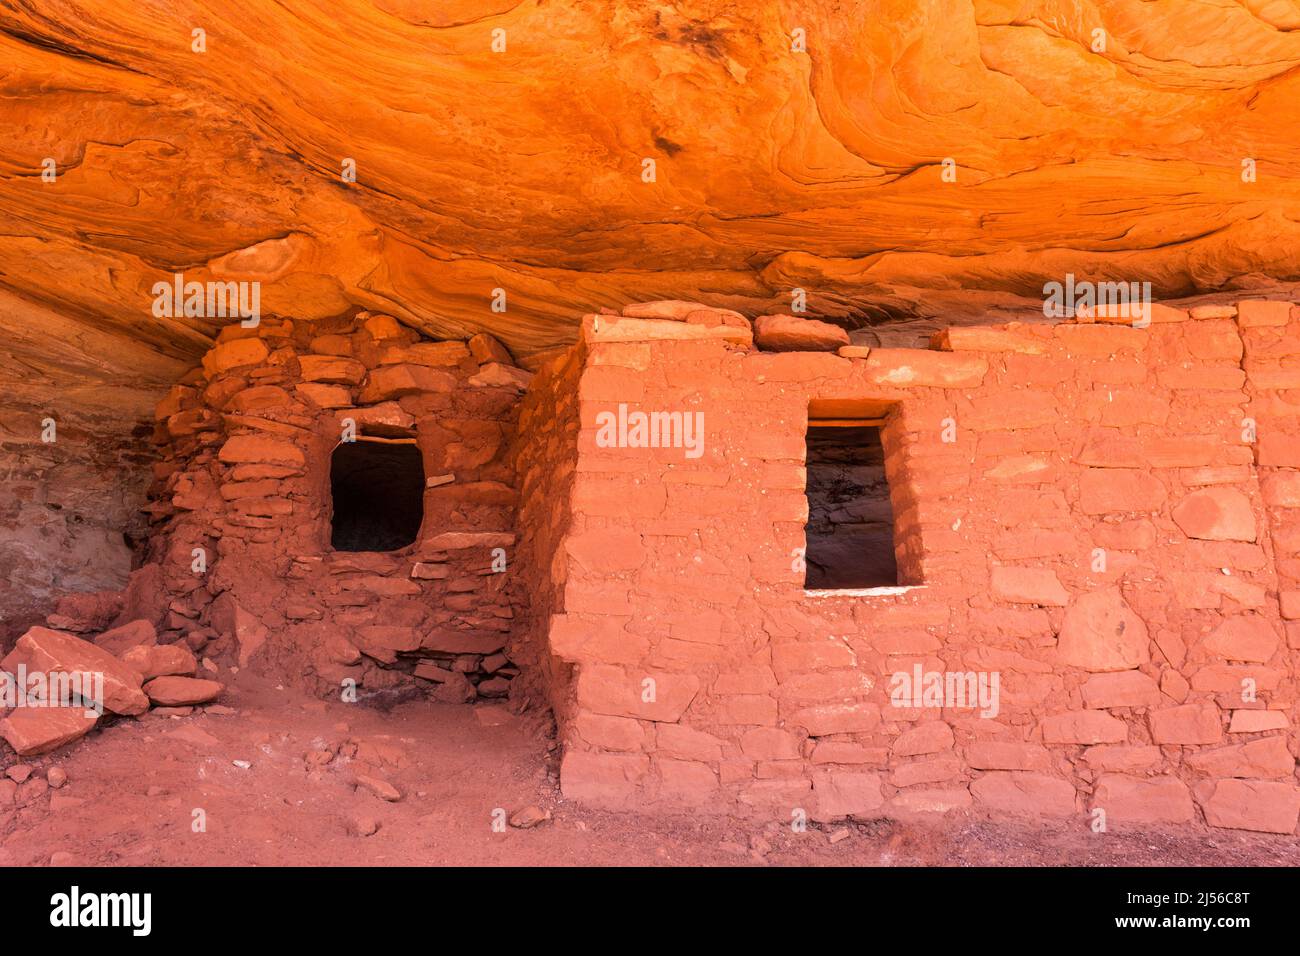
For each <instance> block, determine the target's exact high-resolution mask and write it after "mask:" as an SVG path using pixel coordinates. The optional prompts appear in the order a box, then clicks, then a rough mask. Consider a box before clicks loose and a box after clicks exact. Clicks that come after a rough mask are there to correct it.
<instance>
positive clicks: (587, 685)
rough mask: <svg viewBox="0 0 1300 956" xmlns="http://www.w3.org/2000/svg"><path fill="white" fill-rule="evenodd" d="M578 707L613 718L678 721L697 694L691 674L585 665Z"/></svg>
mask: <svg viewBox="0 0 1300 956" xmlns="http://www.w3.org/2000/svg"><path fill="white" fill-rule="evenodd" d="M576 686H577V701H578V706H579V707H581V708H583V709H586V710H591V711H594V712H595V713H598V714H609V715H611V716H614V717H637V718H640V719H642V720H658V721H666V722H669V723H672V722H675V721H677V720H678V719H679V718H680V717H681V715H682V712H683V711H685V710H686V708H687V707H689V706H690V704H691V701H692V700H694V699H695V695H696V694H697V693H699V689H700V679H699V678H698V677H696V676H695V675H694V674H674V673H671V672H668V671H647V670H645V669H642V668H637V667H627V668H624V667H618V666H613V665H607V664H584V665H583V666H582V667H580V668H579V670H578V679H577V681H576Z"/></svg>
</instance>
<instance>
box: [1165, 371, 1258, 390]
mask: <svg viewBox="0 0 1300 956" xmlns="http://www.w3.org/2000/svg"><path fill="white" fill-rule="evenodd" d="M1156 381H1157V382H1159V383H1160V385H1161V387H1163V388H1172V389H1194V390H1201V389H1204V390H1207V391H1212V390H1221V391H1239V390H1240V389H1241V388H1242V387H1243V386H1244V385H1245V384H1246V372H1245V371H1244V370H1243V369H1241V368H1229V367H1227V366H1222V365H1191V366H1166V367H1163V368H1159V369H1157V370H1156Z"/></svg>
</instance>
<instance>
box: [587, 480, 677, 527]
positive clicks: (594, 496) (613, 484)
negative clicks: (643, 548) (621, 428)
mask: <svg viewBox="0 0 1300 956" xmlns="http://www.w3.org/2000/svg"><path fill="white" fill-rule="evenodd" d="M571 502H572V507H573V510H574V511H576V512H578V513H579V514H584V515H587V516H588V517H605V518H623V519H634V518H657V517H659V516H660V515H662V514H663V513H664V508H665V507H666V505H667V502H668V493H667V490H666V489H665V488H664V486H663V485H662V484H661V483H659V482H657V481H652V480H649V479H646V480H637V479H635V478H631V477H619V478H607V477H602V476H597V475H591V474H585V473H581V472H580V473H579V474H577V475H576V476H575V478H574V481H573V490H572V493H571Z"/></svg>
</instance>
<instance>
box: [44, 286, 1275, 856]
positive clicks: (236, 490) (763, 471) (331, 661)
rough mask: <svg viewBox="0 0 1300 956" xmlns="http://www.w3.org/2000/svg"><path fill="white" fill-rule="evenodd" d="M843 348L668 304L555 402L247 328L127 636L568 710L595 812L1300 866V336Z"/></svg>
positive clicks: (222, 364)
mask: <svg viewBox="0 0 1300 956" xmlns="http://www.w3.org/2000/svg"><path fill="white" fill-rule="evenodd" d="M841 336H843V333H842V332H839V331H838V330H835V329H833V328H832V327H829V326H825V325H822V324H821V323H816V322H806V321H804V320H801V319H795V318H790V317H784V318H773V317H766V318H764V319H759V320H757V321H756V322H755V323H754V325H753V326H752V327H751V324H750V322H749V321H748V320H746V319H745V318H743V317H741V316H739V315H738V314H736V313H731V312H727V311H725V310H715V309H708V308H706V307H704V306H700V305H696V304H690V303H679V302H663V303H648V304H644V305H641V306H636V307H630V308H628V309H625V310H624V312H623V314H600V315H588V316H586V317H584V318H583V320H582V323H581V333H580V340H579V341H578V343H577V344H576V345H575V346H574V347H573V348H572V349H570V350H569V351H568V352H567V353H565V354H563V355H561V356H560V357H558V358H556V359H554V360H552V361H551V362H549V363H548V364H547V365H545V366H544V367H543V368H542V369H540V371H539V372H538V373H537V374H536V375H535V376H530V375H529V374H528V373H526V372H523V371H521V370H519V369H517V368H515V367H514V364H513V361H512V359H511V357H510V356H509V354H508V353H506V352H505V350H504V349H503V348H502V347H501V346H500V345H499V344H497V343H496V342H495V341H494V340H492V339H491V338H490V337H487V336H477V337H475V338H474V339H472V340H471V341H470V342H469V343H461V342H430V341H421V340H419V338H418V336H417V335H416V334H415V333H414V332H411V331H409V330H406V329H404V328H403V327H401V326H399V325H398V324H397V323H396V322H395V321H393V320H392V319H390V318H388V317H386V316H380V315H371V314H366V313H362V314H360V315H358V316H355V317H349V318H346V319H340V320H338V321H336V322H334V323H312V324H310V325H309V324H305V323H297V322H293V321H291V320H287V319H286V320H280V321H270V320H268V321H265V322H263V323H262V324H261V325H260V326H259V327H257V328H254V329H245V328H242V327H239V326H232V327H229V328H227V329H226V330H225V331H224V332H223V333H222V334H221V336H220V337H219V339H218V342H217V344H216V345H215V347H214V348H213V349H212V351H211V352H209V353H208V355H207V356H206V357H205V358H204V360H203V365H202V367H201V368H199V369H196V370H195V371H194V372H193V373H192V374H191V375H189V376H187V377H186V378H185V379H184V380H183V381H182V382H181V383H179V384H178V385H177V386H176V387H175V388H174V389H173V390H172V392H171V394H170V395H168V396H167V398H166V399H165V400H164V401H163V403H162V404H161V405H160V407H159V409H158V422H159V424H158V430H159V434H158V438H159V440H160V441H161V442H162V444H163V446H164V448H165V450H166V455H165V457H164V458H163V460H162V461H161V462H160V463H159V464H158V465H157V466H156V478H157V483H156V484H157V487H156V496H155V502H156V503H155V505H154V508H153V514H152V518H153V522H154V523H153V534H152V536H151V543H150V553H149V560H148V563H147V564H145V565H144V566H143V567H142V568H141V569H140V570H139V571H137V572H135V573H134V574H133V576H132V581H131V584H130V586H129V587H128V589H127V592H126V595H125V605H124V609H123V610H122V612H121V614H120V615H119V616H118V618H117V622H116V623H118V624H125V623H128V622H130V621H134V620H142V619H143V620H146V621H148V622H149V623H151V624H153V625H155V626H156V627H157V628H159V629H160V630H159V633H160V637H159V640H160V641H161V642H162V643H164V644H166V643H169V642H177V641H182V640H183V641H185V642H186V643H187V644H188V645H189V646H190V647H192V648H195V649H196V650H199V651H201V653H203V654H204V655H207V656H225V657H226V658H227V659H228V660H232V661H237V662H238V665H239V666H241V667H250V668H253V669H256V670H259V671H262V672H266V673H270V674H274V675H277V676H278V677H279V678H281V679H283V680H286V681H289V680H293V681H299V682H305V684H306V686H308V687H309V689H311V690H313V691H315V692H317V693H319V694H337V693H339V692H340V687H343V686H347V685H348V684H349V682H355V686H356V688H357V693H358V694H359V695H361V696H365V695H375V694H385V693H388V694H400V693H407V692H428V693H431V694H434V695H436V696H437V697H439V698H440V699H443V700H453V701H472V700H475V699H478V698H491V697H508V698H509V700H510V702H511V704H512V705H513V706H515V707H517V708H520V709H522V708H525V707H529V706H531V707H532V708H533V709H534V710H537V709H542V708H546V707H549V709H550V710H551V711H552V712H553V714H554V718H555V721H556V726H557V732H558V736H559V741H560V744H561V747H562V751H563V760H562V765H561V784H562V787H563V791H564V793H565V795H566V796H567V797H569V798H571V799H575V800H578V801H581V802H584V803H587V804H593V805H599V806H605V807H614V808H625V809H634V810H643V811H653V810H656V809H660V808H664V809H670V808H680V807H693V808H699V809H701V810H705V811H726V812H731V813H752V814H754V815H761V816H766V817H769V818H780V819H783V820H789V819H791V818H792V816H797V815H798V814H800V813H806V814H807V815H808V817H810V818H812V819H815V820H832V819H837V818H842V817H847V816H852V817H857V818H864V817H872V816H882V815H883V816H891V815H892V816H905V815H910V814H932V813H941V812H946V811H960V810H964V809H967V808H970V809H973V810H975V811H980V812H991V813H993V814H997V815H1017V816H1030V817H1042V818H1056V819H1060V820H1065V819H1066V818H1076V819H1078V820H1080V821H1082V820H1086V819H1091V820H1096V819H1098V811H1100V812H1101V813H1102V814H1104V819H1105V821H1106V824H1107V825H1108V826H1117V825H1132V824H1150V823H1176V824H1199V823H1201V822H1203V823H1205V824H1208V825H1210V826H1216V827H1230V828H1238V829H1248V830H1258V831H1265V832H1273V833H1294V832H1295V830H1296V824H1297V816H1298V815H1300V789H1297V781H1296V751H1297V739H1296V734H1295V730H1294V720H1295V717H1296V712H1295V710H1296V676H1297V675H1296V660H1297V654H1298V653H1300V471H1297V468H1298V467H1300V309H1297V308H1294V307H1293V306H1292V305H1291V304H1290V303H1286V302H1269V301H1249V302H1241V303H1240V304H1239V305H1238V306H1237V307H1221V306H1212V307H1201V308H1197V309H1193V310H1191V311H1190V312H1188V311H1184V310H1178V309H1173V308H1168V307H1162V306H1156V307H1154V309H1153V314H1152V316H1151V322H1150V325H1149V326H1147V327H1133V326H1132V324H1131V323H1129V322H1127V320H1125V321H1122V322H1121V321H1109V320H1107V317H1105V316H1102V317H1098V318H1094V319H1081V320H1079V321H1076V322H1070V323H1064V324H1060V325H1055V326H1038V325H1035V326H1016V325H1012V326H1002V327H996V328H994V327H987V328H954V329H951V330H949V331H948V332H946V333H942V334H941V335H939V336H937V337H936V339H935V341H934V342H933V343H932V348H931V349H929V350H923V349H878V348H866V347H859V346H853V345H847V344H845V343H846V342H847V337H843V338H841ZM756 340H757V343H758V346H760V347H761V348H756V346H755V342H756ZM762 349H766V350H762ZM530 378H531V382H530ZM50 623H51V624H52V625H56V626H57V625H58V624H59V623H60V622H59V620H58V619H57V618H52V619H51V621H50ZM412 688H414V689H415V690H414V691H412V690H411V689H412Z"/></svg>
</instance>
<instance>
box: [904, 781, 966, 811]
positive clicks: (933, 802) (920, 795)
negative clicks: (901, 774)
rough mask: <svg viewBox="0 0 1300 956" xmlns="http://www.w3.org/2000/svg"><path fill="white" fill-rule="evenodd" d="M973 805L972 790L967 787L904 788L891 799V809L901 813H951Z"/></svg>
mask: <svg viewBox="0 0 1300 956" xmlns="http://www.w3.org/2000/svg"><path fill="white" fill-rule="evenodd" d="M970 805H971V795H970V791H969V790H968V789H966V788H965V787H951V788H947V789H942V790H904V791H902V792H900V793H896V794H895V795H894V797H893V799H891V800H890V801H889V808H890V810H892V811H894V812H896V813H899V814H912V813H949V812H951V811H953V810H965V809H966V808H967V807H969V806H970Z"/></svg>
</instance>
